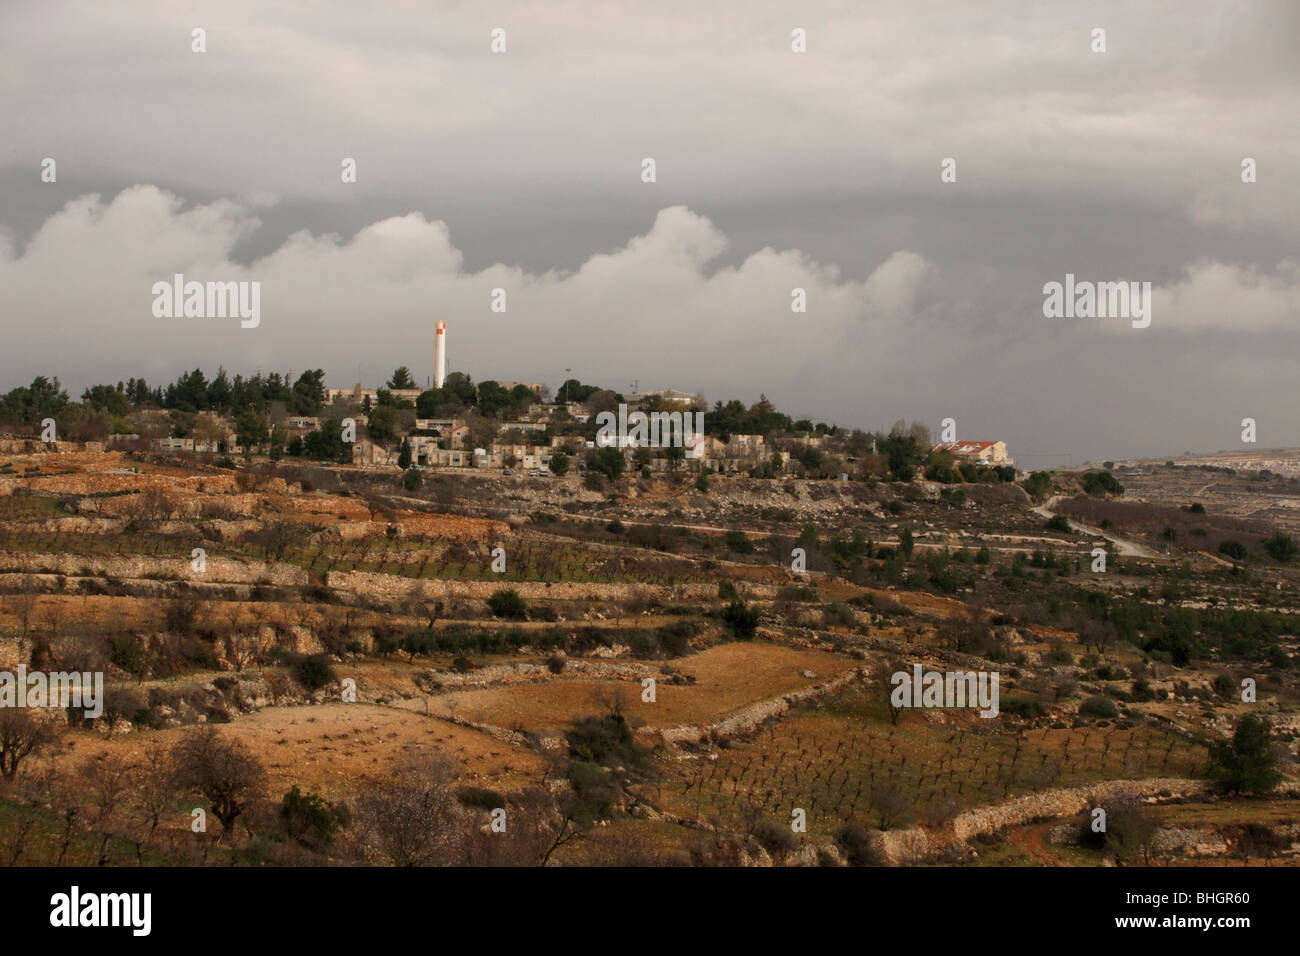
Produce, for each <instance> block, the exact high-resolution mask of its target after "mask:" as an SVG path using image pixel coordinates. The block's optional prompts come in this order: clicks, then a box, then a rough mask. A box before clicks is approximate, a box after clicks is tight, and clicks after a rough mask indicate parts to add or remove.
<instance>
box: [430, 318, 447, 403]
mask: <svg viewBox="0 0 1300 956" xmlns="http://www.w3.org/2000/svg"><path fill="white" fill-rule="evenodd" d="M446 380H447V323H446V322H444V321H442V320H441V319H439V320H438V333H437V335H436V336H434V339H433V387H434V388H442V383H443V382H445V381H446Z"/></svg>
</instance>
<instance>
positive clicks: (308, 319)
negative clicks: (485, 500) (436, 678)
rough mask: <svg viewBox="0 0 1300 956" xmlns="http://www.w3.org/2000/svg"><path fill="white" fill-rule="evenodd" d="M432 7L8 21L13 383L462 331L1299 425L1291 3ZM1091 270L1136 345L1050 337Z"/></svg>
mask: <svg viewBox="0 0 1300 956" xmlns="http://www.w3.org/2000/svg"><path fill="white" fill-rule="evenodd" d="M436 7H437V9H436V10H434V9H432V8H431V5H427V4H415V3H397V4H391V5H381V6H380V8H379V9H375V8H374V7H373V6H367V7H364V8H363V7H359V6H358V5H356V4H351V3H284V4H275V5H266V4H254V3H238V2H236V3H220V4H217V3H212V4H187V5H183V6H182V5H177V6H159V5H157V4H145V3H130V2H127V3H118V4H112V5H102V4H96V3H68V4H38V3H34V2H15V3H10V4H5V5H3V7H0V91H3V92H0V128H4V129H5V130H6V131H7V133H9V134H10V135H6V136H5V137H4V138H3V139H0V224H3V225H4V226H6V227H8V229H9V232H10V236H9V239H8V241H7V246H5V251H4V252H3V257H2V258H0V308H2V309H3V311H0V332H3V333H4V336H5V340H6V342H7V343H14V342H20V341H21V342H23V343H24V347H23V348H21V349H18V348H8V349H5V350H4V352H3V354H0V375H3V377H4V380H5V382H6V383H7V385H8V386H11V385H13V384H16V383H17V382H18V381H22V380H26V379H29V378H30V376H31V375H33V374H36V373H38V372H45V373H51V374H61V375H63V376H64V377H65V379H67V380H69V381H71V382H73V383H76V384H84V383H86V382H89V381H97V380H106V379H115V378H117V377H120V376H123V375H128V374H135V373H138V372H141V371H143V372H145V373H146V374H149V375H151V376H153V377H158V376H167V377H171V376H174V375H175V374H176V372H177V371H178V370H179V369H180V368H182V367H192V366H194V365H196V364H201V365H204V366H207V367H212V366H214V365H215V364H216V362H218V361H221V362H225V363H226V364H227V365H228V366H229V367H231V368H232V369H241V370H242V369H249V368H252V367H257V366H259V365H260V366H261V367H263V368H271V367H275V368H281V369H283V368H285V367H287V366H289V365H308V364H309V365H312V366H316V365H321V366H324V367H326V368H327V370H328V371H329V372H330V375H331V378H332V379H335V380H339V379H342V380H345V381H350V380H352V379H353V378H355V376H356V371H355V369H356V364H357V363H358V362H361V363H363V365H364V369H363V374H364V375H365V377H366V378H368V379H372V380H373V379H376V378H377V377H378V376H379V375H381V374H386V373H387V372H388V371H389V370H391V367H392V366H393V365H395V364H398V363H404V364H410V365H412V366H413V367H414V368H415V369H416V371H417V373H422V374H423V373H427V364H428V363H427V358H428V355H427V352H428V348H427V344H426V342H427V338H428V330H429V329H431V327H432V322H433V321H434V320H435V318H439V317H441V318H445V319H447V321H448V322H449V324H450V328H451V330H452V336H453V337H452V343H451V357H452V360H453V362H452V364H453V365H456V364H462V365H464V366H465V367H467V368H468V369H469V370H470V371H472V372H473V373H474V374H476V376H478V377H484V376H490V375H495V376H500V377H506V378H518V377H529V378H533V377H541V378H546V379H547V380H549V381H554V380H556V379H557V378H558V376H559V375H560V374H562V372H563V369H564V368H565V367H573V368H575V369H582V370H583V373H584V375H586V377H588V378H593V379H600V380H603V381H607V382H609V383H610V384H613V385H617V386H620V387H622V386H624V385H626V383H627V382H629V381H631V380H632V379H639V381H640V382H641V384H642V385H652V384H662V385H673V386H675V387H684V388H690V389H695V388H701V389H705V390H706V391H707V392H708V393H709V396H710V397H711V398H714V397H727V396H730V395H732V394H735V395H738V396H742V397H745V398H747V399H751V400H752V399H753V398H756V397H757V394H758V392H760V391H766V392H767V393H768V395H769V396H771V397H772V398H774V399H776V400H778V401H780V402H781V403H782V404H783V405H785V406H786V407H789V408H791V409H792V410H794V411H797V412H800V413H804V414H812V415H819V416H825V417H831V418H835V419H838V420H841V421H847V422H851V423H854V424H862V425H865V426H880V425H888V424H889V422H891V421H892V420H893V419H894V418H897V417H900V416H907V417H909V418H911V417H916V418H923V419H925V420H927V421H930V422H932V423H937V421H938V419H939V418H941V417H944V416H947V415H953V416H955V417H957V418H958V420H959V428H960V430H961V431H962V433H963V434H964V435H966V436H967V437H984V436H985V434H986V433H994V432H996V433H997V435H998V436H999V437H1005V438H1007V439H1008V440H1009V441H1011V442H1012V444H1013V452H1015V453H1017V454H1029V453H1033V454H1043V455H1049V454H1050V453H1053V452H1061V453H1068V454H1070V455H1072V456H1073V457H1074V458H1075V460H1079V459H1080V458H1083V457H1094V458H1096V457H1106V456H1118V455H1126V454H1137V453H1152V454H1164V453H1168V452H1176V451H1181V450H1183V449H1184V448H1217V447H1224V446H1227V445H1229V444H1230V443H1231V442H1232V441H1234V440H1235V439H1234V438H1233V436H1234V435H1235V434H1236V431H1239V429H1236V430H1234V427H1233V426H1234V423H1235V422H1237V421H1239V420H1240V418H1241V417H1243V416H1244V415H1251V416H1253V417H1256V418H1258V419H1259V420H1260V422H1261V432H1260V434H1261V442H1264V443H1268V444H1281V443H1288V442H1290V443H1300V422H1297V420H1296V416H1295V415H1294V413H1293V411H1292V401H1291V398H1290V393H1291V387H1290V383H1291V382H1293V381H1294V380H1295V371H1296V369H1295V367H1294V360H1292V359H1290V358H1289V356H1294V355H1296V354H1297V349H1296V340H1295V336H1296V322H1297V319H1298V318H1300V316H1298V302H1297V285H1298V283H1300V277H1298V276H1297V260H1298V252H1297V250H1298V249H1300V245H1298V244H1297V242H1296V239H1297V230H1296V227H1295V223H1296V221H1297V218H1300V127H1297V125H1296V123H1295V117H1296V115H1298V114H1300V110H1298V109H1297V107H1298V106H1300V83H1297V80H1298V79H1300V55H1297V54H1298V53H1300V6H1297V5H1296V4H1294V3H1290V2H1285V0H1278V2H1248V3H1238V4H1223V3H1214V2H1194V3H1187V2H1175V0H1153V2H1148V3H1142V4H1132V3H1128V2H1103V3H1095V4H1090V5H1088V7H1087V9H1086V10H1080V9H1079V5H1078V4H1074V3H1067V2H1060V3H1048V2H1044V3H1035V4H1024V3H1021V2H1012V0H1005V2H993V0H990V2H987V3H980V4H956V3H951V2H945V3H940V2H937V0H934V2H932V0H919V2H911V3H887V4H870V5H864V4H848V3H845V4H836V3H820V4H809V5H802V6H799V7H798V8H796V9H792V8H791V7H790V6H789V5H788V4H784V3H776V2H751V3H724V4H716V5H708V6H707V7H703V6H701V5H699V4H695V3H685V2H666V3H662V4H657V5H651V6H646V5H644V4H632V3H609V4H599V5H592V4H579V3H569V4H565V3H558V4H551V3H548V4H544V5H541V4H525V3H502V4H496V5H493V6H492V7H491V9H490V10H486V11H485V10H484V9H483V8H482V7H481V6H480V5H476V4H461V5H444V4H438V5H436ZM194 26H203V27H205V28H206V29H207V31H208V50H209V52H208V53H206V54H203V55H196V54H192V53H191V52H190V51H189V31H190V29H191V28H192V27H194ZM494 26H503V27H505V28H506V29H507V31H508V42H509V52H508V53H507V54H506V55H504V56H493V55H491V54H490V53H489V52H488V31H489V30H490V29H491V28H492V27H494ZM795 26H799V27H803V28H805V29H806V30H807V31H808V38H809V40H808V42H809V53H808V54H805V55H795V54H792V53H790V52H789V36H790V30H791V29H792V28H793V27H795ZM1094 26H1102V27H1104V28H1106V30H1107V40H1108V52H1107V53H1105V54H1103V55H1095V54H1091V53H1090V52H1089V51H1088V42H1089V31H1090V30H1091V28H1092V27H1094ZM44 156H54V157H56V158H57V159H58V161H59V174H60V175H59V183H58V184H56V185H43V184H41V183H40V182H39V179H38V171H39V163H40V159H41V158H42V157H44ZM344 156H355V157H356V158H357V161H358V168H359V176H360V181H359V182H358V183H357V184H356V185H355V186H345V185H342V184H340V182H339V177H338V171H339V160H340V159H341V158H342V157H344ZM643 156H654V157H655V158H656V159H657V160H658V163H659V182H658V183H657V184H655V185H653V186H649V185H646V184H643V183H641V182H640V180H639V177H638V172H639V162H640V159H641V157H643ZM945 156H953V157H955V158H956V159H957V161H958V171H959V175H958V182H957V183H956V184H953V185H942V184H940V183H939V179H938V164H939V160H940V159H941V158H942V157H945ZM1243 156H1252V157H1255V158H1256V159H1257V160H1258V162H1259V182H1258V183H1255V184H1253V185H1245V184H1243V183H1241V181H1240V175H1239V173H1240V161H1241V158H1242V157H1243ZM139 183H146V184H154V185H151V186H144V187H140V188H138V189H128V190H127V191H126V192H122V190H123V189H124V188H125V187H131V186H132V185H133V184H139ZM155 186H160V187H164V189H165V190H167V191H170V192H171V193H174V194H175V195H177V196H180V197H182V199H183V200H184V202H178V201H176V200H175V199H171V198H168V196H167V195H166V194H165V193H164V192H163V191H160V190H159V189H157V188H155ZM95 192H97V193H100V194H102V196H104V197H106V198H104V199H102V200H91V199H86V198H83V197H84V196H85V195H86V194H88V193H95ZM186 203H189V204H190V205H186ZM394 213H396V214H397V215H396V216H395V217H394ZM259 222H260V225H259ZM652 224H653V225H652ZM304 227H308V228H307V231H304ZM333 232H337V233H339V234H340V235H342V236H344V237H348V238H346V239H340V238H337V237H335V236H333V235H330V233H333ZM3 242H4V240H0V243H3ZM174 271H184V272H185V273H186V275H187V276H190V277H194V278H207V277H212V278H220V279H237V278H244V277H249V278H261V279H262V281H263V283H264V290H263V312H264V316H265V318H264V321H263V328H262V329H259V330H254V331H241V330H239V329H238V328H237V327H235V328H231V327H223V326H221V324H220V323H219V322H205V321H200V320H190V321H184V320H176V322H175V323H173V324H170V325H169V324H166V323H162V322H161V321H160V320H154V319H153V318H152V316H151V315H150V314H149V312H148V308H147V307H148V289H149V286H150V285H151V284H152V282H153V281H156V280H158V279H159V278H166V277H167V276H169V275H170V274H171V273H172V272H174ZM1067 271H1068V272H1073V273H1075V274H1076V275H1077V276H1078V277H1079V278H1081V279H1090V280H1094V281H1104V280H1112V279H1119V278H1129V279H1134V280H1138V281H1142V280H1149V281H1151V282H1153V283H1154V284H1155V286H1156V299H1155V308H1156V312H1155V318H1154V320H1153V324H1152V327H1151V328H1150V329H1148V330H1144V331H1142V332H1137V333H1132V332H1127V331H1126V329H1125V327H1126V326H1127V323H1125V322H1121V323H1114V324H1113V325H1110V326H1107V325H1105V324H1104V323H1095V324H1093V325H1087V324H1080V323H1077V322H1076V323H1073V324H1072V323H1069V322H1055V323H1053V322H1050V321H1048V320H1045V319H1043V318H1042V315H1041V305H1042V295H1041V291H1040V290H1041V288H1042V285H1043V283H1044V282H1048V281H1059V280H1061V279H1062V278H1063V277H1064V274H1065V273H1066V272H1067ZM497 285H500V286H503V287H506V288H507V289H509V290H510V291H509V295H510V311H509V312H508V313H507V314H506V315H505V316H497V315H493V314H491V313H489V312H488V311H487V301H488V299H487V296H488V290H489V289H490V288H492V287H493V286H497ZM794 285H803V286H805V287H806V288H808V290H809V312H808V313H807V314H806V315H795V314H792V313H790V312H789V290H790V288H791V287H792V286H794ZM87 343H93V344H94V348H93V349H87V348H86V344H87ZM1044 460H1047V459H1044ZM1058 460H1063V459H1058Z"/></svg>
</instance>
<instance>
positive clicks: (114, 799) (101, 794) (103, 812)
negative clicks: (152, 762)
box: [80, 754, 131, 866]
mask: <svg viewBox="0 0 1300 956" xmlns="http://www.w3.org/2000/svg"><path fill="white" fill-rule="evenodd" d="M130 775H131V768H130V767H129V766H127V765H126V764H124V763H122V762H120V761H117V760H114V759H112V758H110V757H107V756H105V755H104V754H100V755H99V756H98V757H87V758H86V759H85V760H84V761H83V762H82V764H81V767H80V778H81V781H82V786H83V787H84V788H85V792H86V794H87V796H88V797H89V798H90V802H91V805H92V806H93V807H94V817H93V818H92V819H91V822H90V826H91V828H92V829H94V830H95V831H97V832H98V833H99V859H98V861H97V863H96V865H97V866H105V865H107V863H108V841H109V840H110V839H111V838H112V837H113V817H114V815H115V814H116V813H117V809H118V807H119V806H120V805H121V803H122V801H123V799H124V798H125V796H126V793H127V791H128V789H129V784H130Z"/></svg>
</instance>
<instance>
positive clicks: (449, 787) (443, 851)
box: [355, 755, 465, 866]
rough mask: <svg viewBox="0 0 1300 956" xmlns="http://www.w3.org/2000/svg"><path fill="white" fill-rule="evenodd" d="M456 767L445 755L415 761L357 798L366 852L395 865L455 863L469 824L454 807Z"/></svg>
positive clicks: (412, 757)
mask: <svg viewBox="0 0 1300 956" xmlns="http://www.w3.org/2000/svg"><path fill="white" fill-rule="evenodd" d="M455 780H456V766H455V764H453V763H451V762H450V761H449V760H447V759H446V758H444V757H442V756H438V755H434V756H426V757H418V756H411V757H409V758H408V759H407V760H406V761H405V762H404V763H402V764H400V765H399V766H398V767H397V768H396V770H395V771H394V772H393V773H392V775H391V776H390V777H389V778H388V779H387V780H385V781H383V782H382V783H379V784H377V785H375V786H373V787H371V788H370V789H369V790H366V791H365V792H363V793H362V794H361V795H360V796H359V797H358V798H357V810H356V818H355V819H356V824H357V833H358V835H359V838H360V839H361V840H362V842H363V844H364V846H363V852H366V851H369V852H371V853H377V854H378V855H379V856H381V857H383V858H384V859H386V860H388V861H389V862H391V863H393V864H394V865H396V866H431V865H439V864H449V863H453V862H456V861H457V857H458V850H459V844H460V837H461V836H462V835H463V831H464V824H465V821H464V819H462V817H463V815H462V814H461V813H460V811H459V806H458V804H457V802H456V796H455V789H454V784H455Z"/></svg>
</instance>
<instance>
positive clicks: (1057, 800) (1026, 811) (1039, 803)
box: [873, 777, 1212, 865]
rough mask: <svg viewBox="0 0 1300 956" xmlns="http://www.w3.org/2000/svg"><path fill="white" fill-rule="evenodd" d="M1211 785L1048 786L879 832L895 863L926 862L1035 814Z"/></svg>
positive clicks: (1059, 813) (1172, 781) (1169, 795)
mask: <svg viewBox="0 0 1300 956" xmlns="http://www.w3.org/2000/svg"><path fill="white" fill-rule="evenodd" d="M1211 787H1212V784H1211V783H1210V782H1209V781H1206V780H1185V779H1180V778H1175V777H1160V778H1153V779H1150V780H1105V781H1101V782H1098V783H1092V784H1085V785H1084V786H1081V787H1062V788H1058V789H1054V790H1044V791H1042V792H1040V793H1031V794H1028V795H1026V796H1023V797H1014V798H1012V799H1010V800H1007V801H1005V802H1003V803H997V804H993V805H991V806H986V807H975V808H973V809H971V810H965V811H963V812H961V813H959V814H957V816H956V817H954V818H953V821H952V827H951V830H950V831H945V832H939V831H933V830H926V829H924V828H922V827H911V828H909V829H906V830H887V831H885V832H883V833H876V834H873V838H874V840H875V842H876V846H877V848H878V849H879V850H880V852H881V854H882V855H883V856H884V858H885V859H886V861H888V862H889V863H890V864H893V865H905V864H909V863H921V862H924V861H925V860H927V859H929V858H930V857H932V856H933V855H934V854H936V853H938V852H939V851H940V850H942V849H943V848H945V847H947V846H951V845H953V844H955V843H964V842H965V841H967V840H970V839H971V838H973V837H976V836H978V835H980V834H982V833H993V832H995V831H997V830H1000V829H1003V828H1004V827H1012V826H1019V825H1020V824H1023V823H1029V822H1031V821H1033V820H1041V819H1049V818H1052V817H1068V816H1076V815H1078V814H1081V813H1084V812H1086V811H1087V810H1089V809H1091V808H1093V807H1097V806H1104V805H1105V804H1106V802H1107V801H1112V800H1114V799H1115V798H1117V797H1121V796H1135V797H1140V798H1146V799H1158V800H1174V799H1180V798H1183V797H1190V796H1201V795H1204V794H1206V793H1208V792H1210V789H1211Z"/></svg>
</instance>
